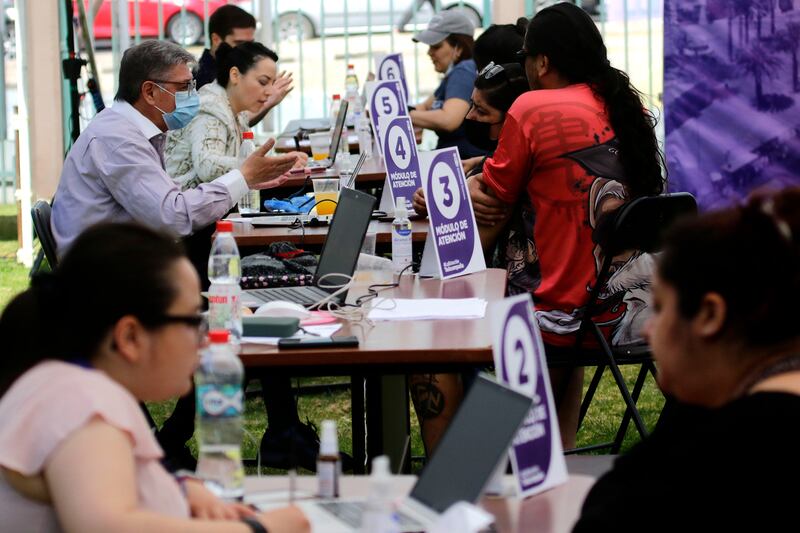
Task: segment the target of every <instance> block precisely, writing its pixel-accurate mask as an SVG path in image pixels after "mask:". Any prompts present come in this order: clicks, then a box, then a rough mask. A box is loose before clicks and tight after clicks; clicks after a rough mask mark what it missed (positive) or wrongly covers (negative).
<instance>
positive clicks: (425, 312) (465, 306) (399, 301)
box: [368, 298, 486, 321]
mask: <svg viewBox="0 0 800 533" xmlns="http://www.w3.org/2000/svg"><path fill="white" fill-rule="evenodd" d="M485 314H486V300H484V299H482V298H461V299H445V298H425V299H403V298H380V299H378V300H376V301H375V304H374V306H373V308H372V310H371V311H370V312H369V315H368V316H369V318H370V320H376V321H377V320H453V319H456V320H464V319H470V318H483V316H484V315H485Z"/></svg>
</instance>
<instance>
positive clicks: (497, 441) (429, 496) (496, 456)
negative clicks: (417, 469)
mask: <svg viewBox="0 0 800 533" xmlns="http://www.w3.org/2000/svg"><path fill="white" fill-rule="evenodd" d="M531 401H532V400H531V398H530V397H528V396H525V395H524V394H520V393H518V392H515V391H513V390H511V389H509V388H508V387H506V386H504V385H501V384H499V383H497V382H496V381H494V379H492V378H491V377H490V376H487V375H485V374H481V375H480V376H478V378H477V379H476V380H475V382H474V384H473V385H472V387H471V388H470V390H469V393H468V394H467V396H466V398H464V402H463V403H462V404H461V407H459V409H458V412H457V413H456V416H455V417H454V418H453V421H452V422H451V423H450V427H448V428H447V432H446V433H445V435H444V437H443V438H442V440H441V442H440V443H439V446H438V448H437V449H436V452H435V453H434V454H433V456H432V457H431V459H430V461H428V464H427V465H426V466H425V469H424V470H423V471H422V474H421V475H420V477H419V480H418V481H417V483H416V484H415V485H414V488H413V489H412V490H411V494H409V496H408V497H407V498H406V499H405V500H404V501H403V503H402V504H401V506H400V509H399V510H398V518H399V521H400V530H401V531H423V530H425V529H427V528H429V527H430V526H431V525H433V524H434V523H435V522H436V520H437V519H438V517H439V516H440V515H441V514H442V513H444V512H445V511H446V510H447V509H448V508H449V507H450V506H451V505H453V504H454V503H456V502H459V501H467V502H471V503H474V502H476V501H478V499H479V498H480V496H481V494H482V492H483V488H484V487H485V486H486V484H487V483H488V481H489V478H490V477H491V476H492V474H493V473H494V471H495V469H496V468H497V465H498V464H499V463H500V460H501V459H502V458H503V455H504V454H505V453H506V451H507V450H508V447H509V445H510V444H511V441H512V439H513V438H514V435H515V434H516V432H517V429H518V428H519V426H520V424H522V421H523V419H524V418H525V416H526V415H527V414H528V411H529V410H530V407H531ZM498 413H502V416H498ZM296 505H298V506H299V507H300V508H301V509H302V510H303V512H305V513H306V516H308V519H309V521H310V522H311V528H312V531H315V532H316V531H320V532H330V533H333V532H350V531H358V530H359V528H360V526H361V518H362V516H363V513H364V510H365V508H366V500H344V499H342V500H326V501H313V502H312V501H301V502H299V503H296Z"/></svg>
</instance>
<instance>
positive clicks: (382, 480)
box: [361, 455, 400, 533]
mask: <svg viewBox="0 0 800 533" xmlns="http://www.w3.org/2000/svg"><path fill="white" fill-rule="evenodd" d="M361 531H362V533H398V532H399V531H400V524H399V521H398V518H397V514H396V513H395V508H394V501H393V498H392V474H391V472H390V471H389V458H388V457H387V456H385V455H381V456H379V457H376V458H375V459H373V460H372V474H371V475H370V476H369V498H368V499H367V507H366V509H365V510H364V514H363V515H362V517H361Z"/></svg>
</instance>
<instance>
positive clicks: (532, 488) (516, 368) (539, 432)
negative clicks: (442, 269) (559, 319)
mask: <svg viewBox="0 0 800 533" xmlns="http://www.w3.org/2000/svg"><path fill="white" fill-rule="evenodd" d="M487 316H490V317H491V321H492V338H493V339H494V342H493V353H494V366H495V369H496V370H497V379H498V381H500V382H502V383H505V384H506V385H508V386H509V387H511V388H512V389H514V390H516V391H517V392H521V393H523V394H527V395H529V396H531V397H532V398H533V403H532V405H531V410H530V412H529V413H528V416H526V417H525V421H524V422H523V423H522V425H521V426H520V428H519V430H517V435H516V436H515V437H514V440H513V442H512V444H511V448H510V449H509V457H510V459H511V466H512V468H513V470H514V474H515V476H516V478H517V490H518V493H519V494H520V496H522V497H525V496H530V495H532V494H536V493H538V492H541V491H543V490H546V489H548V488H551V487H553V486H555V485H558V484H560V483H563V482H564V481H566V479H567V466H566V463H565V462H564V454H563V452H562V449H561V434H560V432H559V429H558V421H557V420H556V409H555V402H554V401H553V393H552V390H551V389H550V379H549V376H548V373H547V363H546V359H545V354H544V344H543V343H542V334H541V332H540V330H539V325H538V324H537V322H536V316H535V314H534V308H533V302H532V301H531V297H530V295H529V294H521V295H519V296H514V297H512V298H506V299H505V300H501V301H499V302H493V303H492V304H491V311H490V314H488V315H487Z"/></svg>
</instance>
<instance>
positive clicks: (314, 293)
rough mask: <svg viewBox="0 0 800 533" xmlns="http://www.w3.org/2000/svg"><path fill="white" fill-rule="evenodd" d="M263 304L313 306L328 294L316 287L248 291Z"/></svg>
mask: <svg viewBox="0 0 800 533" xmlns="http://www.w3.org/2000/svg"><path fill="white" fill-rule="evenodd" d="M249 292H251V293H252V294H254V295H255V296H256V297H257V298H258V299H260V300H263V301H265V302H275V301H287V302H294V303H297V304H300V305H313V304H315V303H317V302H318V301H320V300H322V299H323V298H325V297H326V296H329V294H328V293H327V292H325V291H323V290H322V289H320V288H318V287H276V288H273V289H255V290H252V291H249Z"/></svg>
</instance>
